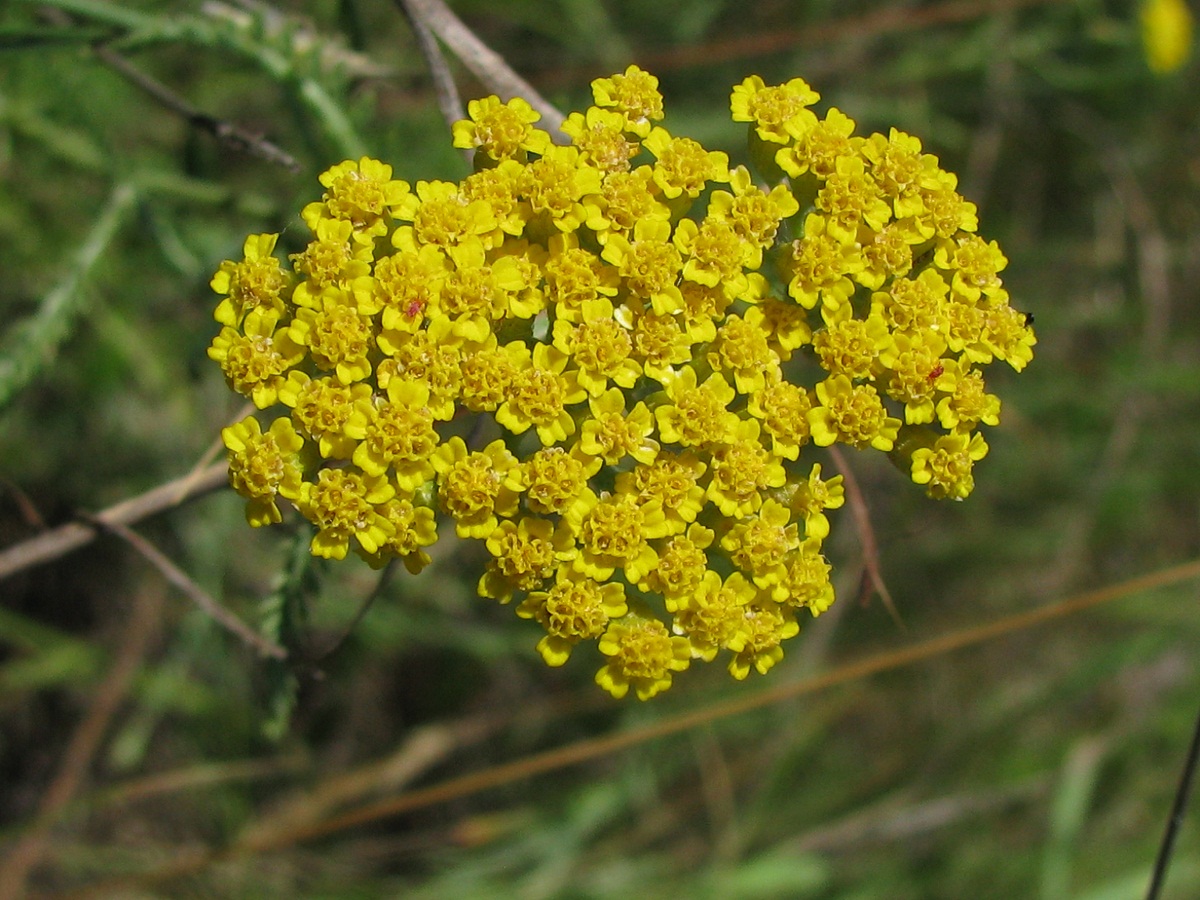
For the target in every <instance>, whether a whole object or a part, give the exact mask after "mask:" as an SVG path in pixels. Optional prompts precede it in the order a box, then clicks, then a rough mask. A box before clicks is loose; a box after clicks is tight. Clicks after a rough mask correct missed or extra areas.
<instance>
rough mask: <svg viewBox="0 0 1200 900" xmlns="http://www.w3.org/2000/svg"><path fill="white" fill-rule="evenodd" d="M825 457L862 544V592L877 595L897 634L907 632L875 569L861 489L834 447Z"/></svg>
mask: <svg viewBox="0 0 1200 900" xmlns="http://www.w3.org/2000/svg"><path fill="white" fill-rule="evenodd" d="M829 455H830V456H831V457H833V462H834V465H836V466H837V469H838V472H839V474H841V476H842V484H843V486H844V487H845V489H846V500H847V501H849V503H850V514H851V515H852V516H854V527H855V528H856V529H857V531H858V540H859V542H860V543H861V544H862V551H863V592H864V594H866V593H868V592H870V591H872V590H873V591H874V592H875V593H877V594H878V595H879V599H880V600H882V601H883V605H884V608H885V609H887V611H888V614H889V615H890V616H891V617H892V621H893V622H895V623H896V627H898V628H899V629H900V630H901V631H907V630H908V629H907V627H906V626H905V624H904V620H903V619H901V618H900V612H899V611H898V610H897V609H896V604H895V602H894V601H893V600H892V593H891V591H889V590H888V588H887V585H886V584H885V583H884V581H883V573H882V572H881V571H880V567H879V544H878V543H877V542H876V540H875V529H874V528H872V527H871V511H870V509H869V508H868V507H867V499H866V497H865V496H863V492H862V487H861V486H859V483H858V479H857V478H855V477H854V470H853V469H851V468H850V463H849V462H848V461H847V460H846V456H845V454H844V453H842V451H841V450H840V449H839V448H838V447H837V445H836V444H834V445H832V446H830V447H829Z"/></svg>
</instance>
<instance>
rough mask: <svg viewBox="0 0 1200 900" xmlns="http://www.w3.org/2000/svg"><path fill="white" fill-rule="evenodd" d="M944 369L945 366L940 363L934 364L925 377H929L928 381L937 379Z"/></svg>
mask: <svg viewBox="0 0 1200 900" xmlns="http://www.w3.org/2000/svg"><path fill="white" fill-rule="evenodd" d="M945 371H946V367H945V366H943V365H942V364H941V363H938V364H937V365H936V366H934V367H933V369H931V370H930V372H929V375H928V376H927V377H928V378H929V380H930V381H937V379H939V378H941V377H942V373H943V372H945Z"/></svg>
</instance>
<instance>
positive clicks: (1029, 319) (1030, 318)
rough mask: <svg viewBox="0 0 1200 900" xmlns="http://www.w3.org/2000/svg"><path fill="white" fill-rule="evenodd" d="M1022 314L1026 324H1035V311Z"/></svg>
mask: <svg viewBox="0 0 1200 900" xmlns="http://www.w3.org/2000/svg"><path fill="white" fill-rule="evenodd" d="M1017 312H1021V311H1020V310H1017ZM1021 316H1022V317H1023V318H1024V319H1025V324H1026V325H1032V324H1033V313H1027V312H1023V313H1021Z"/></svg>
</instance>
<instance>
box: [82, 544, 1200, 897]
mask: <svg viewBox="0 0 1200 900" xmlns="http://www.w3.org/2000/svg"><path fill="white" fill-rule="evenodd" d="M1197 578H1200V560H1192V561H1191V562H1187V563H1182V564H1180V565H1177V566H1172V567H1170V568H1167V569H1160V570H1158V571H1156V572H1151V573H1149V574H1147V575H1141V576H1138V577H1137V578H1131V579H1128V580H1126V581H1123V582H1120V583H1118V584H1114V585H1109V586H1108V587H1105V588H1101V589H1099V590H1095V591H1088V592H1087V593H1084V594H1079V595H1076V596H1075V597H1071V598H1069V599H1067V600H1062V601H1059V602H1058V603H1051V604H1047V605H1045V606H1039V607H1036V608H1034V609H1030V610H1026V611H1025V612H1020V613H1016V614H1014V615H1011V616H1005V617H1004V618H1001V619H997V620H995V621H993V622H988V623H986V624H984V625H977V626H974V627H971V628H965V629H961V630H958V631H953V632H951V633H949V634H945V635H942V636H940V637H935V638H930V639H928V640H925V641H921V642H919V643H916V644H910V645H909V646H907V647H902V648H900V649H898V650H892V651H888V652H885V653H879V654H876V655H874V656H869V657H867V658H865V659H861V660H858V661H857V662H851V663H846V664H844V665H841V666H838V667H836V668H834V669H832V670H831V671H829V672H826V673H824V674H822V675H818V676H815V677H810V678H802V679H799V680H797V681H792V682H787V683H784V684H779V685H776V686H775V687H773V688H768V689H766V690H763V691H759V692H758V693H756V694H751V695H749V696H745V697H738V698H735V699H733V700H729V701H726V702H724V703H715V704H712V705H710V706H707V707H704V708H702V709H698V710H695V711H692V712H687V713H683V714H681V715H678V716H674V717H670V718H664V719H661V720H659V721H657V722H653V723H651V724H649V725H646V726H644V727H640V728H633V729H630V730H628V731H623V732H619V733H617V734H610V735H605V736H603V737H598V738H588V739H585V740H581V741H577V742H575V743H573V744H568V745H566V746H564V747H557V748H554V749H551V750H546V751H544V752H542V753H536V754H533V755H530V756H526V757H524V758H521V759H517V760H514V761H512V762H508V763H503V764H501V765H498V766H494V767H492V768H489V769H484V770H481V771H478V772H469V773H467V774H465V775H460V776H457V777H455V778H450V779H448V780H446V781H443V782H440V783H438V784H433V785H430V786H428V787H423V788H418V789H417V790H414V791H409V792H408V793H404V794H400V795H398V796H395V797H391V798H388V799H386V800H381V801H378V802H375V803H370V804H366V805H364V806H362V807H359V808H358V809H352V810H349V811H348V812H345V813H342V814H340V815H337V816H334V817H333V818H330V819H327V820H325V821H323V822H319V823H317V824H315V825H300V826H298V827H296V828H294V829H291V830H288V831H282V832H277V833H275V834H274V835H272V836H271V837H270V840H269V841H268V840H266V839H265V838H264V837H262V836H260V837H259V838H258V839H257V840H256V841H255V842H254V844H253V846H246V845H245V844H243V843H242V842H237V843H235V844H233V845H232V846H229V847H226V848H223V849H219V850H212V851H196V852H192V853H186V854H183V853H181V854H179V855H178V856H177V858H176V860H175V861H174V862H173V863H171V864H170V865H168V866H164V867H162V868H159V869H156V870H154V871H151V872H147V873H145V874H143V875H141V876H135V877H132V878H121V879H114V880H112V881H109V882H105V883H103V884H98V885H93V886H92V887H90V888H88V889H86V890H84V891H81V892H78V893H76V894H72V896H79V897H93V896H95V897H99V896H108V895H110V894H112V893H113V892H114V891H119V890H121V889H129V888H130V887H131V886H135V885H136V886H137V887H138V888H141V889H146V888H148V887H149V886H150V885H153V884H162V883H165V882H169V881H171V880H173V879H176V878H181V877H184V876H187V875H193V874H195V873H197V872H200V871H203V870H204V869H206V868H208V867H209V866H211V865H213V864H215V863H218V862H222V861H225V860H229V859H234V858H237V857H241V856H246V855H249V854H259V853H265V852H268V851H272V850H280V849H283V848H285V847H289V846H292V845H294V844H298V843H302V842H305V841H310V840H314V839H316V838H321V837H327V836H329V835H331V834H336V833H338V832H341V831H345V830H347V829H350V828H355V827H357V826H360V825H364V824H367V823H370V822H377V821H379V820H381V819H386V818H389V817H391V816H395V815H399V814H401V813H407V812H411V811H413V810H416V809H423V808H426V807H429V806H434V805H436V804H439V803H446V802H448V801H451V800H458V799H461V798H463V797H467V796H471V795H473V794H476V793H479V792H481V791H485V790H490V789H492V788H496V787H499V786H501V785H508V784H512V783H513V782H516V781H521V780H524V779H527V778H532V777H533V776H535V775H541V774H545V773H546V772H552V771H556V770H558V769H563V768H567V767H568V766H573V765H578V764H580V763H583V762H589V761H591V760H596V759H607V758H610V757H611V756H612V755H613V754H614V753H618V752H620V751H623V750H627V749H629V748H631V747H635V746H639V745H641V744H645V743H648V742H649V741H653V740H658V739H660V738H664V737H669V736H672V735H675V734H681V733H684V732H687V731H690V730H691V729H693V728H697V727H700V726H702V725H707V724H709V723H712V722H715V721H718V720H720V719H725V718H729V717H732V716H736V715H741V714H743V713H747V712H751V711H753V710H757V709H763V708H766V707H769V706H773V705H775V704H777V703H780V702H783V701H785V700H793V699H796V698H798V697H802V696H807V695H809V694H815V693H817V692H819V691H823V690H826V689H828V688H831V687H835V686H838V685H842V684H848V683H851V682H854V681H858V680H860V679H863V678H868V677H870V676H873V675H878V674H880V673H881V672H887V671H892V670H894V669H899V668H901V667H904V666H909V665H912V664H914V663H918V662H922V661H924V660H928V659H933V658H936V657H938V656H942V655H944V654H947V653H952V652H954V651H957V650H962V649H965V648H967V647H973V646H976V645H979V644H983V643H985V642H987V641H992V640H996V639H997V638H1001V637H1005V636H1008V635H1011V634H1014V633H1016V632H1019V631H1023V630H1026V629H1029V628H1034V627H1036V626H1038V625H1042V624H1044V623H1046V622H1050V621H1053V620H1055V619H1061V618H1064V617H1067V616H1070V615H1074V614H1077V613H1080V612H1083V611H1084V610H1087V609H1091V608H1092V607H1096V606H1099V605H1101V604H1104V603H1111V602H1113V601H1114V600H1118V599H1121V598H1124V597H1129V596H1133V595H1136V594H1140V593H1143V592H1146V591H1151V590H1156V589H1158V588H1162V587H1165V586H1167V585H1174V584H1180V583H1182V582H1185V581H1191V580H1193V579H1197Z"/></svg>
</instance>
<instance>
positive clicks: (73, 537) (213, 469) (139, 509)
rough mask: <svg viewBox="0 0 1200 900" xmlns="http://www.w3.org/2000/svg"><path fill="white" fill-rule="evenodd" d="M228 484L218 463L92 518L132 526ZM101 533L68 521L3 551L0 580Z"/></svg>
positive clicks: (226, 468) (226, 473)
mask: <svg viewBox="0 0 1200 900" xmlns="http://www.w3.org/2000/svg"><path fill="white" fill-rule="evenodd" d="M228 483H229V466H228V465H227V464H225V463H219V464H217V465H214V466H210V467H209V468H207V469H203V470H201V471H199V472H196V473H188V474H187V475H184V476H182V477H180V478H176V479H174V480H172V481H168V482H167V483H165V484H161V485H159V486H158V487H156V488H151V489H150V490H148V491H146V492H145V493H144V494H139V495H137V496H136V497H131V498H129V499H128V500H122V501H121V502H120V503H116V504H114V505H112V506H110V507H108V509H106V510H104V511H103V512H99V513H96V514H95V515H94V516H92V517H91V518H92V519H94V520H95V521H97V522H101V523H103V524H104V525H106V526H107V525H114V524H115V525H130V524H132V523H134V522H140V521H141V520H142V519H146V518H149V517H150V516H152V515H154V514H156V513H160V512H163V511H165V510H168V509H172V508H174V507H176V506H180V505H182V504H183V503H185V502H187V501H188V500H194V499H195V498H196V497H201V496H204V495H205V494H209V493H212V492H213V491H215V490H217V489H218V488H221V487H224V486H225V485H227V484H228ZM100 531H101V529H100V527H99V526H97V525H89V524H87V523H85V522H69V523H67V524H66V525H60V526H59V527H58V528H54V529H51V530H50V531H46V532H43V533H42V534H39V535H38V536H37V537H32V538H30V539H29V540H27V541H22V542H21V543H19V544H14V545H13V546H11V547H8V548H6V549H4V550H0V581H3V580H4V579H5V578H8V577H10V576H12V575H15V574H17V573H18V572H21V571H23V570H25V569H28V568H30V567H31V566H36V565H40V564H41V563H46V562H50V561H51V560H55V559H58V558H59V557H61V556H66V555H67V554H68V553H70V552H71V551H72V550H78V549H79V548H80V547H83V546H85V545H86V544H90V543H91V542H92V541H94V540H95V539H96V535H97V534H99V533H100Z"/></svg>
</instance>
